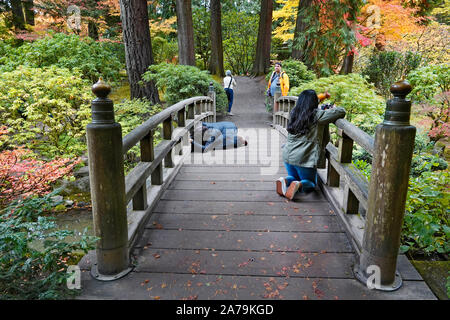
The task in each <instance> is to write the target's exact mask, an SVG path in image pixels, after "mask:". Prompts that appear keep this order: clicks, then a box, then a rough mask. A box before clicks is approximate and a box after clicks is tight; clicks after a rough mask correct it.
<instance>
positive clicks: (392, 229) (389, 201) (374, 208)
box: [355, 80, 416, 291]
mask: <svg viewBox="0 0 450 320" xmlns="http://www.w3.org/2000/svg"><path fill="white" fill-rule="evenodd" d="M391 92H392V94H393V95H394V98H393V99H390V100H388V101H387V103H386V105H387V107H386V112H385V116H384V121H383V123H381V124H379V125H378V126H377V127H376V133H375V148H374V156H373V161H372V174H371V178H370V185H369V195H368V209H367V215H366V226H365V232H364V237H363V244H362V250H361V256H360V260H359V265H357V266H356V267H355V276H356V277H357V279H358V280H360V281H361V282H363V283H364V284H366V285H367V286H368V287H370V288H376V289H379V290H383V291H393V290H396V289H398V288H400V287H401V285H402V279H401V276H400V274H399V273H398V272H397V271H396V266H397V256H398V253H399V248H400V233H401V229H402V222H403V216H404V212H405V203H406V193H407V191H408V180H409V171H410V167H411V159H412V153H413V149H414V137H415V134H416V128H415V127H414V126H411V125H410V123H409V118H410V113H411V101H410V100H406V99H405V98H406V96H407V95H408V93H410V92H411V85H410V84H409V83H408V82H407V81H405V80H402V81H399V82H396V83H394V84H393V85H392V86H391ZM371 281H372V282H373V281H375V283H374V284H373V283H370V282H371Z"/></svg>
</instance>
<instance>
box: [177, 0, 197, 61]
mask: <svg viewBox="0 0 450 320" xmlns="http://www.w3.org/2000/svg"><path fill="white" fill-rule="evenodd" d="M176 1H177V2H176V11H177V24H178V30H177V32H178V62H179V63H180V64H183V65H189V66H195V51H194V50H195V48H194V26H193V23H192V5H191V0H176Z"/></svg>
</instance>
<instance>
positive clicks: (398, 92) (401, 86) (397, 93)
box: [390, 77, 412, 99]
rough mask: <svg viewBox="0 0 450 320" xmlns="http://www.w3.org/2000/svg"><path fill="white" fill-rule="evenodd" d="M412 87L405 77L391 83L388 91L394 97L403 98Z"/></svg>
mask: <svg viewBox="0 0 450 320" xmlns="http://www.w3.org/2000/svg"><path fill="white" fill-rule="evenodd" d="M411 90H412V87H411V85H410V84H409V82H408V81H407V80H405V77H403V78H402V80H400V81H397V82H395V83H394V84H392V85H391V88H390V91H391V93H392V94H393V95H394V97H398V98H400V99H405V98H406V96H407V95H408V94H409V93H410V92H411Z"/></svg>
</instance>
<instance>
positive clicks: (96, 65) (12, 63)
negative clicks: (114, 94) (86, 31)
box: [0, 33, 125, 83]
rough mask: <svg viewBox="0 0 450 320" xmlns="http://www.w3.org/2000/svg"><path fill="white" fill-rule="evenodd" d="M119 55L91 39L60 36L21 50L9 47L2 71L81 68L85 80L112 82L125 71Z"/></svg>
mask: <svg viewBox="0 0 450 320" xmlns="http://www.w3.org/2000/svg"><path fill="white" fill-rule="evenodd" d="M0 51H1V49H0ZM120 52H121V50H117V48H114V45H111V44H104V43H100V42H95V41H94V40H92V39H91V38H89V37H87V38H84V39H81V38H80V37H79V36H77V35H73V34H72V35H66V34H63V33H57V34H54V35H53V36H52V37H50V36H47V37H45V38H42V39H39V40H36V41H34V42H28V43H25V44H23V45H22V46H20V47H18V48H11V47H10V48H9V50H8V53H7V54H6V55H5V56H4V57H3V58H1V59H0V65H1V66H0V71H12V70H14V69H16V68H17V67H18V66H20V65H25V66H29V67H35V68H42V67H48V66H51V65H56V66H58V67H61V68H67V69H69V70H75V69H79V70H81V74H82V76H83V78H85V79H89V80H90V81H91V82H92V83H94V82H97V80H98V78H99V77H100V76H102V77H103V79H105V81H108V82H110V83H112V82H114V81H117V80H118V79H119V72H120V70H122V69H124V68H125V65H124V63H123V61H121V58H120Z"/></svg>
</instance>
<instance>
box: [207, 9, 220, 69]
mask: <svg viewBox="0 0 450 320" xmlns="http://www.w3.org/2000/svg"><path fill="white" fill-rule="evenodd" d="M210 5H211V28H210V30H211V32H210V38H211V60H210V63H209V71H210V72H211V74H215V75H218V76H223V75H224V70H223V45H222V12H221V11H222V10H221V6H220V0H211V2H210Z"/></svg>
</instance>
